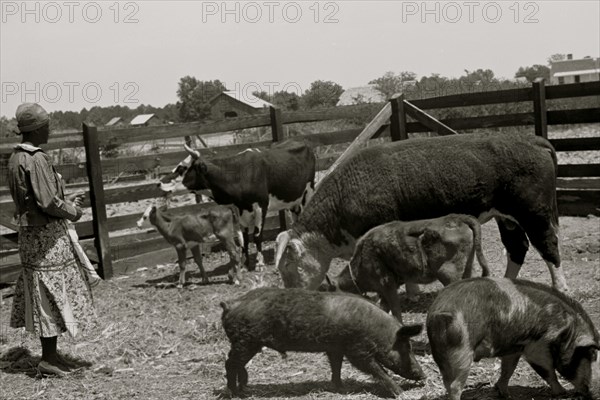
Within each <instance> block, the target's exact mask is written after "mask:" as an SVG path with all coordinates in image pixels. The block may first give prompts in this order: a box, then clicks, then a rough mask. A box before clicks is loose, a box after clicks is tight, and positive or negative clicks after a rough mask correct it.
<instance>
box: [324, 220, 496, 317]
mask: <svg viewBox="0 0 600 400" xmlns="http://www.w3.org/2000/svg"><path fill="white" fill-rule="evenodd" d="M475 254H476V255H477V261H478V262H479V264H480V265H481V269H482V276H488V275H489V273H490V271H489V268H488V264H487V261H486V259H485V257H484V255H483V252H482V250H481V226H480V224H479V221H477V219H476V218H474V217H472V216H470V215H464V214H449V215H446V216H444V217H440V218H433V219H425V220H416V221H407V222H403V221H394V222H389V223H387V224H383V225H379V226H377V227H375V228H373V229H371V230H370V231H368V232H367V233H366V234H365V235H364V236H362V237H361V238H360V239H359V240H358V242H357V244H356V248H355V250H354V254H353V256H352V259H351V260H350V263H349V265H348V266H346V267H345V268H344V269H343V270H342V271H341V272H340V273H339V274H338V275H337V276H336V277H334V278H333V281H332V280H329V282H328V283H329V285H330V286H333V288H334V289H340V290H343V291H346V292H351V293H357V294H362V293H364V292H377V293H378V294H379V296H380V297H381V298H382V303H383V305H384V307H385V308H387V307H389V308H390V309H391V311H392V314H394V316H395V317H396V318H398V320H399V321H400V322H402V314H401V312H400V309H401V305H400V298H399V297H398V293H397V290H398V287H399V286H400V285H402V284H403V283H406V285H407V292H409V294H410V289H411V287H410V285H409V284H425V283H431V282H433V281H435V280H436V279H438V280H439V281H440V282H442V284H444V285H445V286H447V285H449V284H450V283H452V282H456V281H458V280H460V279H463V278H470V277H471V273H472V268H473V259H474V255H475ZM414 287H416V288H417V289H418V285H414ZM321 289H325V290H331V289H332V288H327V286H326V285H325V286H321ZM413 293H414V291H413Z"/></svg>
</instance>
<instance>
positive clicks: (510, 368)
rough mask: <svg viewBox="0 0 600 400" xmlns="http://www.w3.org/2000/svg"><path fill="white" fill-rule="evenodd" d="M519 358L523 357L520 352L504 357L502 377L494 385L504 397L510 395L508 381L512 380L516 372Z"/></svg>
mask: <svg viewBox="0 0 600 400" xmlns="http://www.w3.org/2000/svg"><path fill="white" fill-rule="evenodd" d="M519 358H521V354H520V353H518V354H511V355H508V356H504V357H502V362H501V370H500V378H498V382H496V385H494V387H495V388H496V390H497V391H498V393H500V396H502V397H504V398H509V397H510V394H509V393H508V381H510V377H511V376H512V374H513V372H515V368H517V364H518V363H519Z"/></svg>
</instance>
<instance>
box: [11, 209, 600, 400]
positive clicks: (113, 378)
mask: <svg viewBox="0 0 600 400" xmlns="http://www.w3.org/2000/svg"><path fill="white" fill-rule="evenodd" d="M560 223H561V240H562V253H561V254H562V258H563V265H564V267H565V272H566V276H567V279H568V282H569V284H570V286H571V289H572V290H573V295H574V297H575V298H576V299H577V300H579V301H580V302H581V303H582V305H583V306H584V308H585V309H586V310H587V312H588V313H589V314H590V316H591V318H592V320H593V321H594V323H595V324H596V327H600V219H599V218H596V217H588V218H573V217H564V218H561V220H560ZM483 231H484V249H485V255H486V257H487V259H488V262H489V264H490V267H491V269H492V274H493V275H494V276H501V275H503V273H504V266H505V255H504V254H503V248H502V246H501V244H500V240H499V236H498V232H497V228H496V226H495V224H494V223H488V224H486V225H484V227H483ZM273 246H274V244H273V243H269V245H268V246H267V247H270V248H272V247H273ZM173 259H175V252H174V250H173ZM227 261H228V259H227V256H226V255H225V254H219V253H215V254H210V255H207V257H206V262H205V265H206V266H207V268H208V269H209V270H212V274H211V275H212V276H216V277H218V276H222V275H223V274H224V271H223V268H222V265H223V264H224V263H225V262H227ZM267 261H269V260H267ZM343 265H344V264H343V263H341V262H338V263H336V264H335V265H334V266H333V268H332V269H333V270H335V269H339V268H340V267H342V266H343ZM177 269H178V268H177V266H176V265H175V264H159V265H157V264H156V263H155V262H154V263H153V262H152V259H151V258H146V261H145V262H139V265H137V268H135V269H133V270H134V271H136V272H134V273H132V274H131V275H128V276H122V277H119V278H116V279H113V280H111V281H108V282H102V283H101V284H100V285H99V286H98V287H96V288H95V289H94V296H95V302H96V310H97V314H98V322H99V329H98V330H97V331H96V332H95V333H94V334H93V335H90V336H89V337H85V338H80V339H78V340H72V339H69V338H68V337H66V336H65V337H63V338H61V339H60V340H59V349H60V351H61V352H62V353H63V354H66V355H67V356H68V357H71V358H73V359H76V360H80V361H87V362H89V363H91V366H89V367H87V368H82V369H81V370H79V371H77V372H75V373H73V374H72V375H70V376H68V377H66V378H45V379H40V378H39V377H38V376H36V368H35V366H36V365H37V362H38V361H39V357H40V352H41V349H40V345H39V341H38V340H37V339H36V338H33V337H31V336H30V335H29V334H27V333H25V332H23V331H21V330H15V329H11V328H9V327H8V324H9V315H10V309H11V305H12V297H10V296H9V297H8V298H4V299H3V303H2V305H1V306H0V329H1V330H0V354H1V355H0V398H2V399H157V400H158V399H160V400H162V399H212V398H219V397H221V396H222V395H223V393H224V387H225V376H224V374H225V367H224V362H225V359H226V355H227V352H228V351H229V342H228V340H227V338H226V336H225V334H224V332H223V330H222V327H221V322H220V314H221V308H220V307H219V302H220V301H222V300H226V299H230V298H233V297H237V296H239V295H242V294H243V293H245V292H246V291H248V290H250V289H252V288H255V287H259V286H270V285H280V281H279V276H278V274H277V272H276V270H275V267H274V265H273V264H272V261H271V264H269V265H268V267H267V270H266V271H265V272H263V273H256V272H251V273H245V274H244V275H243V278H242V285H241V287H233V286H231V285H228V284H226V283H219V282H216V283H213V284H209V285H201V284H200V277H199V273H198V270H197V268H196V267H195V266H193V267H192V268H191V269H189V272H188V278H190V279H189V280H190V284H188V285H187V286H185V287H184V288H183V289H177V288H175V287H174V285H173V283H174V282H175V281H176V280H177ZM475 271H476V273H478V271H480V270H479V268H478V267H476V268H475ZM520 277H522V278H526V279H531V280H534V281H539V282H543V283H549V282H550V277H549V273H548V271H547V269H546V266H545V264H544V262H543V261H542V260H541V258H540V257H539V256H538V255H537V253H534V252H530V253H529V254H528V258H527V260H526V263H525V265H524V266H523V269H522V270H521V275H520ZM440 288H441V284H439V283H436V284H432V285H429V286H426V287H424V288H423V289H424V291H425V293H424V294H423V295H422V297H421V299H420V301H419V302H418V303H416V304H410V303H408V302H407V306H406V309H405V313H404V319H405V322H406V323H412V322H420V323H423V322H424V320H425V313H426V310H427V308H428V306H429V305H430V304H431V302H432V300H433V299H434V297H435V294H436V292H437V291H438V290H439V289H440ZM11 291H12V289H11V288H8V289H4V290H2V291H1V292H2V294H3V296H6V295H7V294H9V293H10V292H11ZM414 347H415V352H416V354H417V359H418V361H419V362H420V363H421V365H422V367H423V369H424V371H425V372H426V374H427V376H428V378H427V380H425V381H423V382H412V381H408V380H404V379H403V378H400V377H398V376H394V380H395V381H397V382H398V383H399V384H400V386H401V387H402V388H403V389H404V390H405V392H404V393H403V395H402V397H401V398H406V399H424V400H434V399H439V400H441V399H443V398H444V389H443V386H442V381H441V377H440V375H439V372H438V368H437V366H436V365H435V363H434V362H433V359H432V357H431V354H430V351H429V346H428V341H427V337H426V334H425V333H422V334H421V335H420V336H418V337H416V338H415V340H414ZM82 364H83V362H82ZM499 367H500V364H499V361H498V360H495V359H490V360H484V361H482V362H479V363H476V364H474V366H473V367H472V369H471V374H470V377H469V380H468V383H467V385H468V387H467V390H466V391H465V393H464V395H463V398H464V399H495V398H497V397H496V394H495V392H494V390H493V388H492V386H491V385H492V384H493V383H494V382H495V381H496V379H497V378H498V375H499ZM248 371H249V376H250V383H249V390H248V394H249V398H250V399H291V398H293V399H376V398H379V397H381V396H384V395H385V392H384V391H383V388H382V386H381V385H380V384H378V383H376V382H374V381H373V380H372V379H371V378H370V377H369V376H366V375H364V374H362V373H360V372H358V371H357V370H356V369H354V368H353V367H352V366H350V365H349V364H348V363H347V362H344V366H343V369H342V379H343V381H344V384H345V392H344V393H338V392H336V391H335V390H334V389H333V387H332V385H331V384H330V382H329V379H330V369H329V365H328V362H327V359H326V357H325V356H324V355H323V354H306V353H290V354H289V355H288V358H287V359H282V358H281V356H280V355H279V354H278V353H276V352H275V351H272V350H269V349H266V350H264V351H263V352H262V353H260V354H258V355H257V356H256V357H255V358H254V359H253V360H252V362H251V364H250V365H249V366H248ZM562 383H563V385H564V386H565V387H567V388H568V389H572V386H570V384H568V383H566V381H562ZM510 386H511V387H510V389H511V391H512V394H513V397H514V398H515V399H535V400H541V399H549V398H550V391H549V389H548V387H547V386H546V385H545V383H544V382H543V381H542V380H541V379H540V378H539V377H538V376H537V375H536V374H535V373H534V372H533V370H532V369H531V368H530V367H529V366H528V365H527V364H525V363H524V362H523V361H521V363H520V364H519V367H518V369H517V370H516V372H515V374H514V375H513V378H512V380H511V385H510ZM570 393H572V392H570Z"/></svg>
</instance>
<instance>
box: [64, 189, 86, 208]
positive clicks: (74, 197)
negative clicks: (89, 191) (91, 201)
mask: <svg viewBox="0 0 600 400" xmlns="http://www.w3.org/2000/svg"><path fill="white" fill-rule="evenodd" d="M84 197H85V192H84V191H79V192H75V193H72V194H70V195H68V196H66V197H65V199H66V200H67V201H68V202H71V203H73V205H75V206H76V207H81V204H83V199H84Z"/></svg>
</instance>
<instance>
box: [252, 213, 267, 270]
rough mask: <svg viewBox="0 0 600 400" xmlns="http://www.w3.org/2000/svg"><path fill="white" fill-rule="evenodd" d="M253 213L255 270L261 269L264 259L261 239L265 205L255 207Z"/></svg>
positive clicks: (265, 214)
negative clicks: (254, 218)
mask: <svg viewBox="0 0 600 400" xmlns="http://www.w3.org/2000/svg"><path fill="white" fill-rule="evenodd" d="M254 215H255V216H256V225H255V226H256V229H257V231H255V234H254V241H255V243H256V270H257V271H258V272H260V271H262V270H263V269H264V267H265V259H264V257H263V254H262V239H263V233H264V227H265V220H266V219H267V206H264V207H263V206H261V207H260V209H258V208H257V209H256V211H255V213H254Z"/></svg>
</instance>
